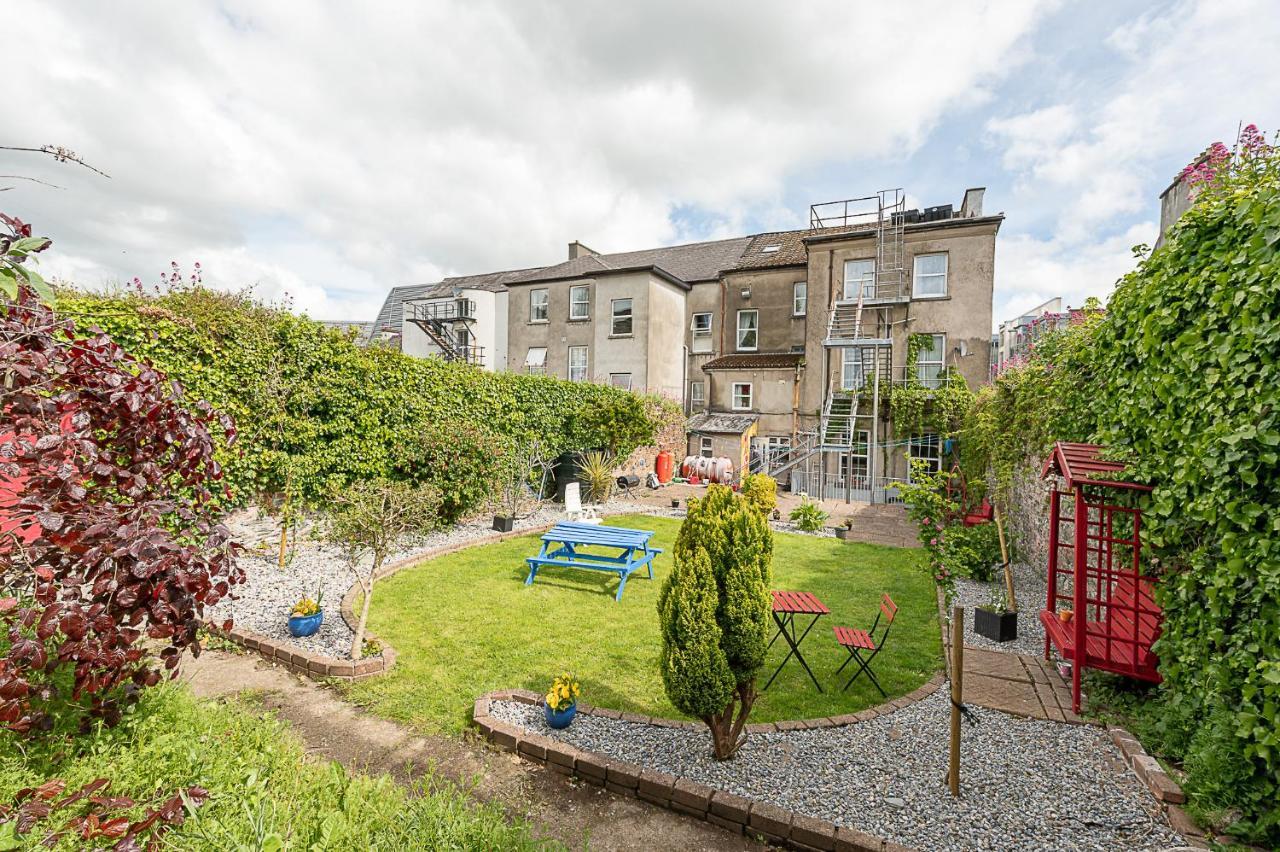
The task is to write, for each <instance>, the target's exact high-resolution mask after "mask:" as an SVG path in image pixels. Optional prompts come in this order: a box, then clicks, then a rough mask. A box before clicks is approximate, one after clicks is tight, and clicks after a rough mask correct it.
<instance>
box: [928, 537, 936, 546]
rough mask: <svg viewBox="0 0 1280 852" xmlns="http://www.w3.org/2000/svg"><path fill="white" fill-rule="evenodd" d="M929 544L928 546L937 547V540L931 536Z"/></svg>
mask: <svg viewBox="0 0 1280 852" xmlns="http://www.w3.org/2000/svg"><path fill="white" fill-rule="evenodd" d="M929 546H930V547H937V546H938V540H937V539H936V538H931V539H929Z"/></svg>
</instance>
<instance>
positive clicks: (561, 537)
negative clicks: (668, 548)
mask: <svg viewBox="0 0 1280 852" xmlns="http://www.w3.org/2000/svg"><path fill="white" fill-rule="evenodd" d="M653 536H654V533H653V531H652V530H633V529H627V528H626V527H606V526H600V525H597V524H580V523H575V522H573V521H561V522H560V523H558V524H556V525H555V526H554V527H552V528H551V529H550V530H548V531H547V532H545V533H543V535H542V550H541V551H539V553H538V555H537V556H530V557H529V558H528V559H526V560H525V561H526V562H528V563H529V576H528V577H526V578H525V581H524V584H525V585H526V586H528V585H532V584H533V581H534V578H535V577H537V576H538V569H539V568H541V567H543V566H546V565H553V566H563V567H567V568H585V569H587V570H590V571H611V572H613V573H614V574H617V575H618V593H617V594H616V595H614V598H613V599H614V600H615V601H620V600H622V592H623V590H624V589H625V588H626V587H627V578H628V577H630V576H631V573H632V572H633V571H638V570H639V569H641V568H647V569H648V571H649V579H650V580H652V579H653V558H654V557H655V556H657V555H658V554H659V553H661V552H662V550H661V549H659V548H656V547H650V546H649V540H650V539H651V538H653ZM583 547H605V548H615V549H617V551H618V553H617V555H610V554H602V553H584V552H582V551H581V550H579V548H583Z"/></svg>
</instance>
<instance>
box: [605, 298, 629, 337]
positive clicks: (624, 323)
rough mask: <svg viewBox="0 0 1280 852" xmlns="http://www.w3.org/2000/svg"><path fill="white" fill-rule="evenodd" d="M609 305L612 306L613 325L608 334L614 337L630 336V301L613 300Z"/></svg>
mask: <svg viewBox="0 0 1280 852" xmlns="http://www.w3.org/2000/svg"><path fill="white" fill-rule="evenodd" d="M611 304H612V305H613V325H612V327H611V328H610V330H609V333H610V334H612V335H613V336H614V337H623V336H630V334H631V300H630V299H614V300H613V302H612V303H611Z"/></svg>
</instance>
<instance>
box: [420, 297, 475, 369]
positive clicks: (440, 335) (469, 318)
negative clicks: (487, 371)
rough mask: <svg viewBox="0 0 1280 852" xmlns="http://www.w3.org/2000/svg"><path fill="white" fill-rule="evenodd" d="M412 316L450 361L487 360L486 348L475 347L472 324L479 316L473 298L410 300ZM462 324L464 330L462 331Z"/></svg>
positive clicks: (473, 361) (472, 362)
mask: <svg viewBox="0 0 1280 852" xmlns="http://www.w3.org/2000/svg"><path fill="white" fill-rule="evenodd" d="M405 308H406V310H407V311H408V319H409V321H410V322H411V323H413V324H414V325H416V326H417V327H418V328H420V329H422V331H423V332H424V333H425V334H426V335H427V337H428V338H430V339H431V342H432V343H434V344H435V345H436V347H438V348H439V350H440V357H441V358H443V359H444V360H446V361H462V362H464V363H467V364H477V365H481V364H483V363H484V347H483V346H472V345H470V343H469V341H470V339H471V333H470V330H469V326H470V324H471V322H473V321H474V320H475V318H476V303H475V302H474V301H472V300H471V299H450V300H448V301H428V302H406V303H405ZM459 326H460V328H461V329H462V330H461V331H459V330H458V329H459Z"/></svg>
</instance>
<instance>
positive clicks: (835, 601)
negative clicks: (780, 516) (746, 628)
mask: <svg viewBox="0 0 1280 852" xmlns="http://www.w3.org/2000/svg"><path fill="white" fill-rule="evenodd" d="M608 523H610V524H613V525H617V526H624V527H636V528H642V529H651V530H655V531H656V532H657V535H656V536H655V537H654V541H655V543H656V545H657V546H658V547H661V548H663V550H664V551H665V552H664V553H663V554H662V555H661V556H659V557H658V559H657V560H656V561H655V563H654V565H655V567H654V579H653V580H652V581H650V580H649V579H648V578H647V577H646V576H645V575H644V574H643V573H637V574H633V575H632V576H631V579H630V580H628V581H627V589H626V592H625V594H624V595H623V598H622V601H621V602H620V603H615V602H614V599H613V592H614V590H615V589H616V588H617V582H618V579H617V576H616V575H613V574H604V573H601V572H593V571H584V570H579V569H569V568H543V569H539V572H538V579H537V581H536V582H535V583H534V585H532V586H525V585H524V578H525V575H526V573H527V569H526V566H525V562H524V559H525V557H527V556H531V555H533V554H535V553H536V552H537V548H538V537H537V536H536V535H529V536H521V537H518V538H513V539H508V540H506V541H503V542H497V543H494V544H489V545H483V546H479V547H474V548H470V549H467V550H463V551H459V552H457V553H453V554H449V555H447V556H442V557H440V558H438V559H432V560H429V561H426V562H423V563H422V564H420V565H417V566H415V567H413V568H409V569H406V570H404V571H401V572H400V573H399V574H396V575H395V576H393V577H390V578H388V579H387V580H385V581H383V582H380V583H379V584H378V586H377V589H376V591H375V593H374V599H373V606H372V612H371V614H370V629H371V630H372V631H373V632H374V633H375V634H377V635H378V636H379V637H381V638H383V639H385V640H386V641H387V642H389V643H390V644H391V645H392V646H393V647H394V648H395V649H396V653H397V655H398V656H397V661H396V666H395V668H394V669H392V671H391V673H390V674H388V675H385V676H382V677H379V678H373V679H371V680H368V681H365V682H363V683H359V684H355V685H353V686H350V687H348V688H347V689H348V692H349V697H350V698H351V699H352V700H353V701H355V702H357V703H359V704H361V705H364V706H367V707H368V708H369V709H371V710H373V711H374V712H376V713H378V714H380V715H383V716H386V717H389V718H392V719H396V720H399V721H402V722H406V723H409V724H411V725H413V726H415V727H417V728H419V729H420V730H423V731H454V732H456V731H460V730H462V729H463V728H464V727H465V726H466V725H467V724H468V722H469V720H470V713H471V706H472V702H473V700H474V699H475V698H476V697H477V696H479V695H481V694H483V693H485V692H489V691H492V690H495V689H510V688H515V687H522V688H525V689H534V690H544V689H546V687H547V685H548V684H549V683H550V680H551V678H552V677H553V676H555V675H556V674H557V673H559V672H561V671H564V670H571V671H573V672H574V673H575V674H577V675H578V677H579V678H580V679H581V681H582V692H583V696H582V699H583V700H584V701H586V702H589V703H591V704H596V705H599V706H602V707H611V708H614V709H617V710H624V711H632V712H636V713H643V714H646V715H659V716H666V717H669V718H679V717H680V714H679V713H678V712H677V711H676V710H675V708H674V707H672V706H671V703H670V702H669V701H668V700H667V697H666V694H665V693H664V692H663V688H662V678H661V675H660V674H659V671H658V652H659V648H660V634H659V630H658V616H657V609H656V604H657V599H658V589H659V587H660V584H661V582H662V580H663V578H665V577H666V575H667V572H668V571H669V570H670V569H671V547H672V545H673V544H674V542H675V537H676V532H677V530H678V529H679V527H680V522H679V521H677V520H673V519H670V518H655V517H649V516H622V517H616V518H610V519H609V521H608ZM775 538H776V544H775V552H774V560H773V574H774V587H775V588H779V589H793V590H802V591H808V592H813V593H814V594H816V595H817V596H818V597H819V598H820V599H821V600H822V601H823V602H824V603H826V605H827V606H828V607H829V608H830V609H831V613H832V614H831V615H830V616H827V617H825V618H823V619H822V620H821V621H820V622H819V623H818V626H816V627H815V628H814V629H813V632H811V633H810V634H809V637H808V638H807V639H806V640H805V642H804V644H803V645H802V646H801V647H802V649H803V650H804V653H805V658H806V659H807V660H808V661H809V665H810V667H811V668H812V669H813V671H814V674H816V675H817V676H818V680H819V681H820V682H821V683H822V686H823V689H824V690H825V692H823V693H819V692H818V691H817V690H816V689H815V688H814V686H813V683H812V682H811V681H810V680H809V679H808V676H807V675H806V674H805V673H804V670H803V669H801V668H800V667H799V666H798V665H796V663H795V661H794V660H793V661H791V662H789V663H788V664H787V667H786V668H785V669H784V670H783V672H782V674H780V675H779V676H778V679H777V680H776V681H774V683H773V685H772V686H771V687H770V688H769V690H768V691H767V692H766V693H764V695H763V696H762V697H761V698H760V699H759V700H758V701H757V702H756V705H755V709H754V710H753V711H752V719H753V720H755V721H776V720H780V719H808V718H817V717H822V716H831V715H838V714H841V713H853V712H857V711H858V710H861V709H863V708H865V707H869V706H872V705H875V704H878V703H880V702H881V701H883V700H885V699H883V698H881V696H880V694H879V693H878V692H877V691H876V689H875V687H874V686H872V685H871V683H870V682H869V681H867V679H866V678H865V677H862V678H859V680H858V681H857V682H856V683H855V684H854V685H853V686H852V687H850V689H849V691H848V692H842V691H840V687H841V686H843V685H844V682H845V680H846V679H847V678H848V675H849V674H851V672H852V665H850V667H849V668H846V669H845V671H844V672H842V673H841V675H840V676H839V678H837V677H836V676H835V675H834V672H835V670H836V668H838V667H839V665H840V664H841V663H842V662H843V661H844V659H845V658H846V657H847V653H846V652H845V651H844V649H842V648H840V647H839V646H837V645H836V643H835V638H834V636H833V635H832V630H831V628H832V626H834V625H836V624H844V625H849V626H856V627H863V628H869V627H870V626H871V621H872V619H874V617H875V614H876V612H877V607H878V603H879V600H880V595H881V593H882V592H888V593H889V594H890V595H892V596H893V598H894V600H895V602H896V603H897V604H898V606H899V607H900V610H899V612H898V619H897V621H896V622H895V623H894V625H893V630H892V632H891V633H890V635H889V641H888V644H887V645H886V646H885V649H884V651H882V652H881V654H880V656H879V657H877V658H876V661H875V665H874V670H875V672H876V676H877V677H878V678H879V679H880V682H881V683H882V684H883V685H884V688H885V689H886V690H887V691H888V692H889V697H890V698H893V697H896V696H898V695H902V694H903V693H906V692H909V691H911V690H913V689H915V688H916V687H918V686H920V685H921V684H922V683H924V682H925V681H926V680H928V679H929V678H930V677H931V676H932V675H933V673H934V672H935V671H936V670H937V669H938V668H939V667H940V666H941V663H942V652H941V643H940V640H939V633H938V619H937V607H936V604H935V602H934V586H933V581H932V580H931V579H930V578H929V576H928V574H927V573H926V571H925V569H924V568H923V566H922V561H921V555H920V551H918V550H914V549H901V548H894V547H881V546H877V545H869V544H852V543H845V542H842V541H840V540H838V539H835V538H816V537H812V536H802V535H789V534H777V535H776V537H775ZM785 653H786V648H785V645H784V643H783V642H782V641H781V640H779V641H778V642H777V643H775V644H774V646H773V648H772V649H771V651H770V653H769V659H768V662H767V663H766V669H765V673H764V677H763V678H762V679H761V681H760V683H761V685H763V683H764V681H765V680H767V679H768V676H769V675H770V674H772V672H773V669H774V668H775V667H776V666H777V664H778V662H779V661H781V659H782V657H783V656H784V655H785Z"/></svg>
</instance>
